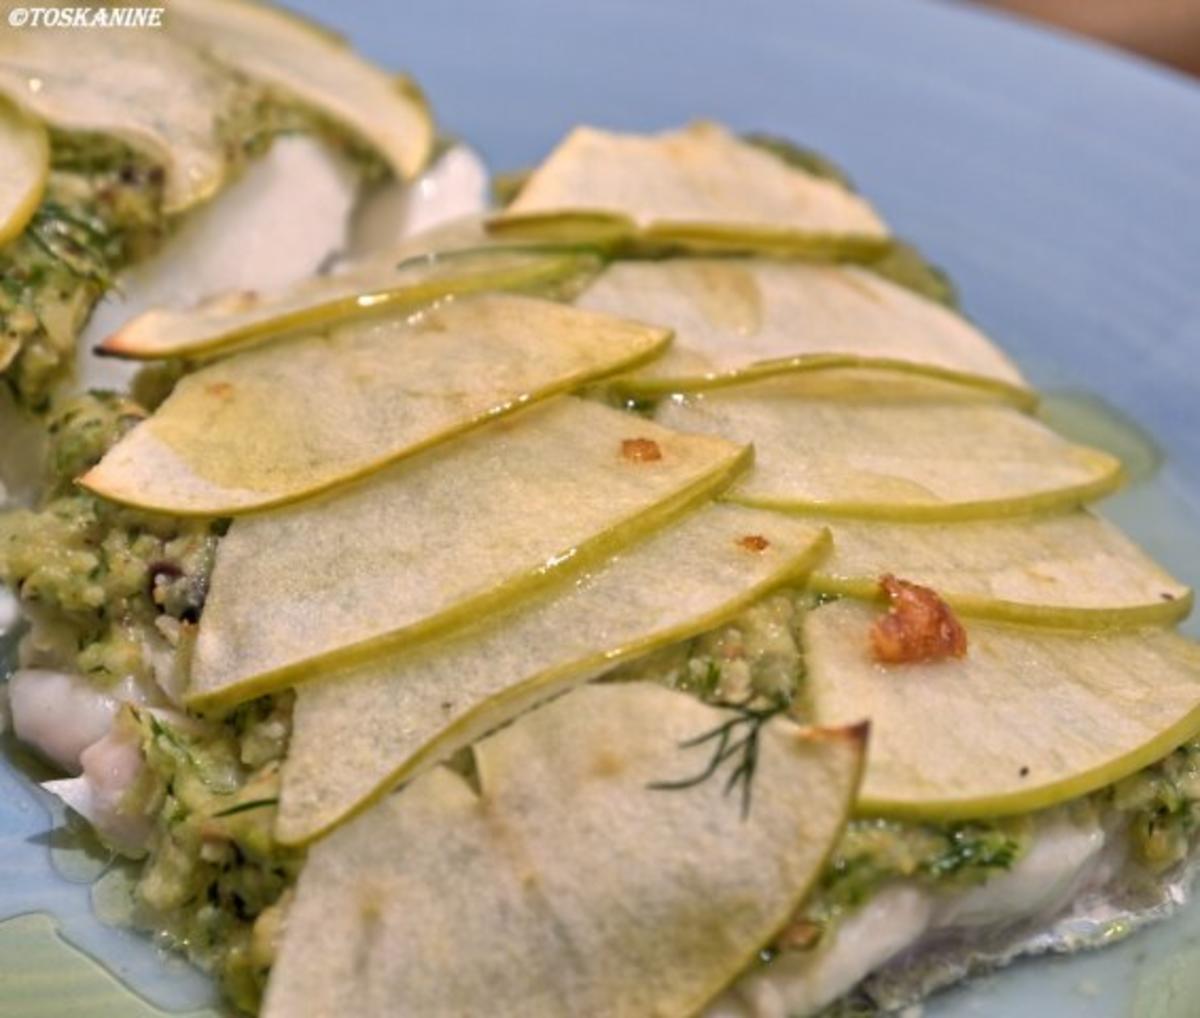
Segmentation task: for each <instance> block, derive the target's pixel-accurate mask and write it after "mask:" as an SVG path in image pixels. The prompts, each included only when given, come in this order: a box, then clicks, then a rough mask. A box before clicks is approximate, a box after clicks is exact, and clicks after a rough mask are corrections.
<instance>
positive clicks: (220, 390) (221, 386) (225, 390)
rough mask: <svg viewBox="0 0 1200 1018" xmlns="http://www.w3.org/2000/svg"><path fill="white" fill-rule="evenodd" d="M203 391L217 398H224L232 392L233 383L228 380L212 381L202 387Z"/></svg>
mask: <svg viewBox="0 0 1200 1018" xmlns="http://www.w3.org/2000/svg"><path fill="white" fill-rule="evenodd" d="M204 391H205V392H207V393H208V394H209V395H210V396H216V397H217V399H225V397H227V396H229V395H231V394H232V393H233V385H232V384H230V383H229V382H212V383H211V384H209V385H206V386H205V387H204Z"/></svg>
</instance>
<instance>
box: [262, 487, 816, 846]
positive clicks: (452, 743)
mask: <svg viewBox="0 0 1200 1018" xmlns="http://www.w3.org/2000/svg"><path fill="white" fill-rule="evenodd" d="M827 550H828V534H827V532H826V531H825V530H823V529H822V528H821V527H820V526H819V525H816V524H813V523H810V522H809V521H807V520H799V519H796V518H789V517H786V516H781V515H779V514H778V513H767V512H763V511H762V510H758V509H744V508H741V507H740V506H730V505H710V506H706V507H705V508H703V509H699V510H697V511H696V512H695V513H693V514H691V515H690V516H689V517H687V518H686V519H684V520H683V521H681V522H680V523H678V524H676V525H674V526H672V527H669V528H668V529H667V530H665V531H662V532H660V533H658V534H655V535H654V536H652V537H650V538H649V539H647V540H645V541H642V542H640V543H639V544H637V545H635V546H632V547H630V548H627V549H625V550H624V551H622V552H620V553H618V554H617V556H616V557H614V558H613V559H610V560H609V561H608V562H607V563H605V564H603V565H602V566H599V567H597V568H595V569H593V570H591V571H590V572H589V573H588V574H587V575H586V576H584V577H583V578H581V579H574V578H568V579H567V580H566V581H565V582H563V583H559V584H556V585H555V586H553V587H549V588H547V589H546V590H545V591H543V592H542V593H541V594H539V595H538V596H536V597H534V598H530V599H529V600H528V601H526V602H524V603H523V604H520V605H518V606H516V607H515V608H513V609H511V610H510V611H507V612H504V613H501V614H497V615H493V616H489V617H488V618H487V619H485V620H483V622H481V623H480V624H478V625H476V626H474V627H472V628H471V629H469V630H466V631H464V632H460V633H455V634H453V635H451V636H450V637H447V638H446V639H444V640H442V641H439V642H437V643H434V644H430V645H427V646H425V647H422V648H419V649H417V650H415V651H413V652H410V653H407V654H406V653H403V652H401V653H400V654H397V655H393V656H389V657H388V658H386V659H383V660H379V661H376V662H372V663H371V664H368V665H364V666H362V667H360V668H358V669H354V670H350V671H347V672H345V673H343V674H340V675H336V676H331V677H329V678H328V679H322V680H320V681H316V682H308V683H304V684H303V685H301V686H300V687H299V688H298V689H297V698H296V709H295V714H294V724H293V729H292V739H291V742H290V744H289V747H288V757H287V762H286V764H285V766H284V771H283V788H282V796H281V802H280V806H279V815H278V820H277V822H276V829H275V830H276V835H277V837H278V838H279V839H280V840H281V841H283V842H285V843H293V844H294V843H304V842H309V841H312V840H313V839H314V838H317V837H320V836H322V835H323V834H325V833H327V832H328V831H329V830H330V829H331V828H333V827H334V826H336V825H338V824H340V823H343V822H344V821H345V820H347V819H348V818H349V817H351V816H353V815H355V814H357V813H359V812H361V811H362V810H363V809H365V808H366V807H367V806H368V805H369V804H370V803H371V802H372V801H374V800H375V799H377V798H378V797H380V796H382V795H383V794H384V793H385V792H387V791H388V789H390V788H394V787H395V786H396V785H398V784H400V783H401V782H404V781H408V780H410V779H412V778H413V777H415V776H416V775H417V774H419V773H421V772H423V771H425V770H427V769H428V768H429V767H431V766H433V765H434V764H436V763H438V762H440V761H442V760H445V759H447V758H448V757H449V756H450V755H451V754H453V753H454V752H455V751H456V750H458V749H460V748H462V747H463V746H466V745H468V744H470V743H472V742H474V741H475V740H476V739H478V738H479V737H480V736H482V735H483V734H485V733H486V732H488V731H491V730H493V729H495V728H498V727H499V726H500V725H502V724H504V723H505V722H506V721H508V720H510V719H511V718H513V717H515V716H516V715H517V714H519V713H522V712H523V711H525V710H527V709H528V708H529V707H531V706H532V705H533V704H534V703H537V702H540V701H542V700H546V699H548V698H550V697H551V696H553V695H555V694H557V693H560V692H562V691H563V690H564V689H567V688H569V687H570V686H573V685H577V684H580V683H582V682H585V681H587V680H588V679H590V678H592V677H594V676H595V675H597V674H599V673H601V672H604V671H606V670H608V669H610V668H612V667H614V666H615V665H616V664H618V663H619V662H621V661H623V660H626V659H628V658H630V657H635V656H637V655H640V654H645V653H648V652H649V651H651V650H653V649H655V648H656V647H661V646H664V645H666V644H668V643H676V642H678V641H680V640H685V639H688V638H690V637H692V636H695V635H698V634H699V633H702V632H706V631H707V630H709V629H713V628H715V627H716V626H719V625H721V624H723V623H724V622H726V621H728V620H729V619H731V618H733V617H734V616H735V615H737V614H738V613H739V612H740V611H742V610H744V609H745V608H747V607H749V606H750V605H751V604H753V603H754V602H755V601H757V600H759V599H760V598H762V597H763V596H765V595H766V594H768V593H769V592H771V591H772V590H775V589H776V588H778V587H780V586H782V585H783V584H786V583H800V582H802V581H803V579H804V578H805V577H806V576H807V575H808V572H809V571H810V570H811V569H812V567H813V565H814V564H815V563H816V562H817V561H819V560H820V559H821V558H822V557H823V556H824V555H825V553H826V552H827ZM664 576H670V577H671V582H670V583H663V582H662V578H663V577H664ZM330 746H337V747H338V751H337V753H336V754H333V755H332V756H331V755H330V753H329V747H330Z"/></svg>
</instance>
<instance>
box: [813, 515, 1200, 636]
mask: <svg viewBox="0 0 1200 1018" xmlns="http://www.w3.org/2000/svg"><path fill="white" fill-rule="evenodd" d="M830 526H831V529H832V530H833V533H834V550H833V553H832V554H831V555H830V556H829V558H828V559H827V560H826V561H825V562H823V563H822V564H821V566H820V567H819V568H818V569H817V571H816V572H815V573H814V574H813V577H812V580H811V586H812V587H813V588H814V589H815V590H817V591H819V592H821V593H826V594H847V595H850V596H852V597H858V598H868V599H875V598H877V597H879V596H880V591H879V577H881V576H883V575H884V574H887V573H891V574H893V575H895V576H902V577H904V578H905V579H907V580H912V581H913V582H915V583H920V584H923V585H924V586H927V587H932V588H933V589H935V590H936V591H937V592H938V593H939V594H941V596H942V597H943V598H945V600H946V601H947V602H949V604H950V605H952V606H953V607H954V608H955V609H956V610H958V611H960V612H963V613H965V614H968V615H973V616H976V617H980V618H992V619H998V620H1008V621H1012V622H1026V623H1038V624H1042V625H1051V626H1063V627H1071V628H1085V629H1107V628H1112V627H1116V626H1125V627H1128V626H1140V625H1149V624H1152V623H1159V624H1168V623H1171V622H1175V621H1178V620H1179V619H1181V618H1183V617H1184V616H1185V615H1187V613H1188V611H1189V610H1190V609H1191V606H1192V592H1191V590H1189V589H1188V588H1187V587H1186V586H1184V585H1183V584H1182V583H1180V582H1179V581H1178V580H1176V579H1174V578H1173V577H1172V576H1171V575H1170V574H1168V573H1167V572H1166V571H1165V570H1163V569H1162V568H1161V567H1160V566H1159V565H1158V564H1157V563H1155V562H1154V560H1153V559H1151V558H1150V557H1149V556H1148V555H1146V554H1145V552H1143V551H1142V550H1141V549H1140V548H1138V547H1137V545H1135V544H1134V543H1133V542H1132V541H1130V540H1129V538H1127V537H1126V536H1125V535H1124V534H1122V533H1121V531H1120V530H1118V529H1117V528H1116V527H1114V526H1113V525H1112V524H1110V523H1108V522H1107V521H1106V520H1104V519H1101V518H1100V517H1098V516H1094V515H1092V514H1091V513H1089V512H1086V511H1080V512H1071V513H1065V514H1062V515H1055V516H1030V517H1016V518H1013V519H1002V520H979V521H975V522H967V523H887V522H882V521H874V520H872V521H866V520H847V519H839V520H835V521H831V523H830Z"/></svg>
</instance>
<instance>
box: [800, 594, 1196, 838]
mask: <svg viewBox="0 0 1200 1018" xmlns="http://www.w3.org/2000/svg"><path fill="white" fill-rule="evenodd" d="M878 616H879V612H878V610H877V609H875V608H873V607H871V606H869V605H865V604H861V603H858V602H854V601H838V602H835V603H834V604H829V605H825V606H824V607H821V608H818V609H816V610H815V611H813V612H811V613H810V614H809V616H808V618H807V619H806V621H805V625H804V640H805V651H804V656H805V661H806V663H807V665H808V680H807V681H808V687H807V688H808V695H809V702H810V703H811V706H812V712H813V717H814V718H815V719H816V721H817V722H818V723H820V724H826V725H838V724H845V723H848V722H853V721H861V720H864V719H869V720H870V723H871V748H870V753H869V757H868V761H867V775H866V778H865V779H864V781H863V788H862V793H861V796H860V798H859V803H858V809H859V811H860V812H862V813H864V814H870V815H887V816H899V817H909V818H912V819H921V820H935V819H936V820H948V819H965V818H972V817H987V816H1001V815H1008V814H1014V813H1026V812H1030V811H1032V810H1036V809H1042V808H1044V807H1047V806H1052V805H1054V804H1055V803H1059V802H1064V801H1065V800H1067V799H1072V798H1074V797H1076V796H1080V795H1085V794H1086V793H1088V792H1091V791H1094V790H1095V789H1097V788H1103V787H1104V786H1105V785H1110V784H1112V783H1113V782H1114V781H1119V780H1120V779H1121V778H1123V777H1125V776H1126V775H1128V774H1132V773H1133V772H1134V771H1137V770H1140V769H1141V768H1143V767H1146V766H1148V765H1150V764H1151V763H1153V762H1154V761H1156V760H1159V759H1161V758H1162V757H1164V756H1166V755H1167V754H1168V753H1170V752H1171V751H1172V750H1173V749H1175V748H1176V747H1177V746H1179V745H1180V744H1182V743H1183V742H1185V741H1186V740H1187V739H1189V738H1191V737H1192V736H1193V735H1195V734H1196V732H1197V731H1200V646H1198V645H1197V644H1195V643H1192V642H1191V641H1189V640H1185V639H1184V638H1183V637H1182V636H1180V635H1178V634H1177V633H1175V632H1172V631H1171V630H1168V629H1142V630H1136V631H1132V632H1119V633H1108V634H1103V635H1097V634H1089V633H1071V632H1065V631H1052V630H1046V629H1032V628H1023V627H1018V626H1005V625H998V624H995V623H985V622H973V623H969V624H968V625H967V640H968V650H967V655H966V657H965V658H962V659H958V660H944V661H936V662H932V663H920V664H902V665H881V664H878V663H876V662H875V660H874V659H873V658H872V655H871V639H870V629H871V626H872V624H873V623H874V621H875V619H876V618H878Z"/></svg>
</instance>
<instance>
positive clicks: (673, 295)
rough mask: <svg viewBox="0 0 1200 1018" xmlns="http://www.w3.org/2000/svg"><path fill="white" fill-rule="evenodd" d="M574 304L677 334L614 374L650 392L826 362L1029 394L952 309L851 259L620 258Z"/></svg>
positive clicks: (1027, 401) (631, 387) (1019, 399)
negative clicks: (644, 361)
mask: <svg viewBox="0 0 1200 1018" xmlns="http://www.w3.org/2000/svg"><path fill="white" fill-rule="evenodd" d="M575 305H576V306H577V307H584V308H590V309H591V310H594V311H607V312H609V313H610V314H624V315H629V316H630V317H632V318H637V319H640V320H641V321H646V322H658V323H660V324H662V325H667V326H670V327H671V328H672V329H674V330H675V343H674V344H673V345H672V347H671V349H670V350H669V351H667V354H666V356H665V357H662V358H661V359H659V360H657V361H655V362H654V363H652V364H648V365H646V366H645V367H643V368H639V369H638V370H637V371H636V372H633V373H632V374H630V375H629V376H627V377H625V378H622V379H620V381H619V386H620V389H621V390H622V391H624V392H628V393H629V394H630V395H633V396H636V397H654V396H660V395H663V394H664V393H671V392H693V391H697V390H703V389H712V388H718V387H721V386H726V385H730V384H733V383H737V382H745V381H751V380H754V379H757V378H765V377H770V376H774V375H782V374H791V373H795V372H801V371H815V370H823V369H828V368H831V367H839V368H844V367H856V366H857V367H863V366H866V367H874V368H889V369H892V370H896V371H907V372H914V373H916V374H920V375H929V376H933V377H937V378H943V379H946V380H949V381H957V382H961V383H963V384H965V385H969V386H979V387H981V388H987V389H991V390H995V391H998V392H1000V393H1002V394H1003V395H1006V396H1007V397H1009V398H1010V399H1011V400H1012V401H1014V402H1016V403H1019V404H1021V405H1026V406H1028V405H1031V404H1032V403H1033V402H1034V401H1035V400H1036V397H1035V395H1034V394H1033V392H1032V391H1031V390H1030V389H1029V387H1028V386H1027V385H1026V384H1025V381H1024V379H1023V378H1022V377H1021V373H1020V372H1019V371H1018V370H1017V368H1016V366H1015V365H1014V364H1013V363H1012V361H1011V360H1009V358H1008V357H1007V356H1006V355H1005V354H1004V353H1003V352H1002V351H1001V350H1000V349H999V348H997V347H996V346H995V345H994V344H993V343H992V342H991V341H990V340H989V339H988V338H987V337H986V336H984V335H983V333H981V332H980V331H979V330H978V329H976V328H975V327H974V326H972V325H971V324H970V323H969V322H967V321H966V319H964V318H962V317H961V316H960V315H957V314H955V313H954V312H952V311H950V310H948V309H947V308H945V307H942V306H941V305H940V304H936V303H934V302H933V301H930V300H926V299H924V298H922V297H918V296H917V295H916V294H914V293H912V292H910V291H909V290H906V289H904V288H903V287H900V286H897V285H896V284H894V283H890V282H888V281H887V280H885V279H882V278H880V277H878V276H876V275H874V274H872V273H870V272H867V271H865V270H863V269H861V268H856V267H854V266H834V265H815V264H811V263H806V262H796V261H790V262H788V261H774V260H768V259H761V258H759V259H740V258H739V259H730V258H721V259H710V258H696V259H672V260H670V261H661V262H620V263H617V264H614V265H612V266H610V267H609V268H607V269H606V270H605V271H604V272H603V273H601V274H600V276H598V277H597V278H596V279H595V280H593V281H592V282H591V283H590V284H589V285H588V287H587V289H585V290H584V291H583V293H582V294H581V295H580V296H579V297H578V298H576V300H575Z"/></svg>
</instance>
